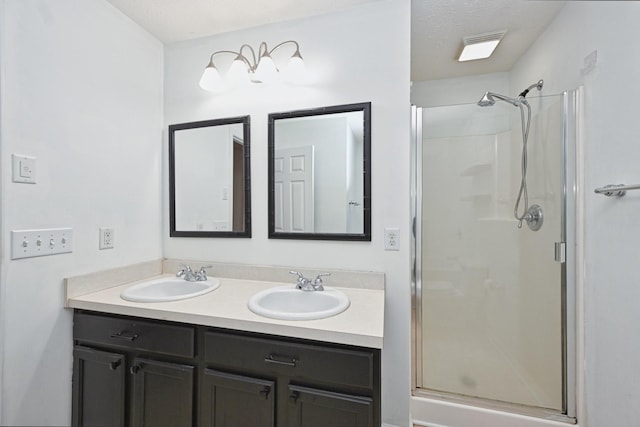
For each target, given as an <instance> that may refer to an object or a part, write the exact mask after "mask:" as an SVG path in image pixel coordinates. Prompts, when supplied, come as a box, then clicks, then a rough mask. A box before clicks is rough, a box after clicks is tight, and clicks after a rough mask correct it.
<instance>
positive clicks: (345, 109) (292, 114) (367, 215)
mask: <svg viewBox="0 0 640 427" xmlns="http://www.w3.org/2000/svg"><path fill="white" fill-rule="evenodd" d="M355 111H362V113H363V123H362V126H363V150H364V152H363V156H362V157H363V180H364V182H363V196H364V197H363V216H364V218H363V232H362V233H356V234H351V233H283V232H276V231H275V182H274V180H275V174H274V173H275V136H276V135H275V121H276V120H279V119H291V118H298V117H311V116H321V115H328V114H336V113H349V112H355ZM268 151H269V153H268V157H269V238H270V239H296V240H346V241H367V242H370V241H371V103H370V102H364V103H358V104H346V105H335V106H330V107H322V108H315V109H309V110H297V111H289V112H284V113H272V114H269V143H268Z"/></svg>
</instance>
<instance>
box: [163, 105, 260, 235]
mask: <svg viewBox="0 0 640 427" xmlns="http://www.w3.org/2000/svg"><path fill="white" fill-rule="evenodd" d="M238 123H239V124H242V132H243V138H244V141H243V145H244V152H243V156H244V230H243V231H197V230H176V197H175V196H176V186H175V172H176V171H175V166H176V165H175V144H176V141H175V133H176V131H180V130H186V129H197V128H203V127H210V126H223V125H233V124H238ZM250 132H251V118H250V117H249V116H240V117H230V118H224V119H214V120H203V121H198V122H189V123H179V124H174V125H169V205H170V206H169V217H170V218H169V223H170V229H169V236H171V237H246V238H250V237H251V133H250ZM197 202H198V201H197V200H194V203H197Z"/></svg>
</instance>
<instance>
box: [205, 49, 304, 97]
mask: <svg viewBox="0 0 640 427" xmlns="http://www.w3.org/2000/svg"><path fill="white" fill-rule="evenodd" d="M285 45H293V46H294V47H295V51H294V52H293V55H291V58H289V64H288V65H287V67H286V68H285V69H284V70H283V73H282V74H283V75H284V76H283V77H284V79H285V80H287V81H290V82H293V83H297V82H299V81H300V79H301V77H302V76H303V75H304V61H303V60H302V55H301V54H300V45H299V44H298V42H297V41H295V40H287V41H284V42H282V43H279V44H278V45H276V46H275V47H274V48H273V49H269V48H268V47H267V43H265V42H262V43H260V46H259V48H258V55H257V56H256V52H255V50H253V48H252V47H251V46H249V45H248V44H243V45H242V46H240V49H238V51H237V52H234V51H232V50H219V51H217V52H213V53H212V54H211V56H210V58H209V64H208V65H207V66H206V68H205V69H204V72H203V73H202V77H201V78H200V87H201V88H202V89H204V90H206V91H210V92H218V91H221V90H222V89H224V88H225V86H226V85H225V80H224V79H223V78H222V76H221V75H220V72H219V71H218V68H217V67H216V66H215V65H214V63H213V57H214V56H216V55H219V54H223V53H226V54H232V55H235V57H236V58H235V59H234V60H233V63H232V64H231V67H229V71H228V72H227V80H228V81H229V82H230V83H232V84H234V85H238V84H243V83H247V82H252V83H272V82H275V81H278V80H280V74H281V73H280V70H278V67H276V64H275V62H274V61H273V58H272V57H271V55H272V54H273V52H275V51H276V50H277V49H279V48H281V47H283V46H285ZM243 51H244V53H243ZM247 51H248V53H247Z"/></svg>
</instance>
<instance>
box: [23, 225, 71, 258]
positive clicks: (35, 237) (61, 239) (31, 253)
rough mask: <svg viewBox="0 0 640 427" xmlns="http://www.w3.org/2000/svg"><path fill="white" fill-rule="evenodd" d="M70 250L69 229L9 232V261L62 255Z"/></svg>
mask: <svg viewBox="0 0 640 427" xmlns="http://www.w3.org/2000/svg"><path fill="white" fill-rule="evenodd" d="M72 250H73V230H72V229H71V228H47V229H41V230H11V259H20V258H32V257H38V256H45V255H55V254H63V253H69V252H72Z"/></svg>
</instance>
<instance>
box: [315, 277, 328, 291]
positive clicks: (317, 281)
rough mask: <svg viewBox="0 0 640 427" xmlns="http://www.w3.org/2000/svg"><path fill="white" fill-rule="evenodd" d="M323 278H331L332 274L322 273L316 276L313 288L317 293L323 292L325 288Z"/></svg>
mask: <svg viewBox="0 0 640 427" xmlns="http://www.w3.org/2000/svg"><path fill="white" fill-rule="evenodd" d="M323 276H331V273H320V274H318V275H317V276H316V279H315V280H314V281H313V287H314V288H315V290H316V291H323V290H324V286H322V283H323V282H322V277H323Z"/></svg>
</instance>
